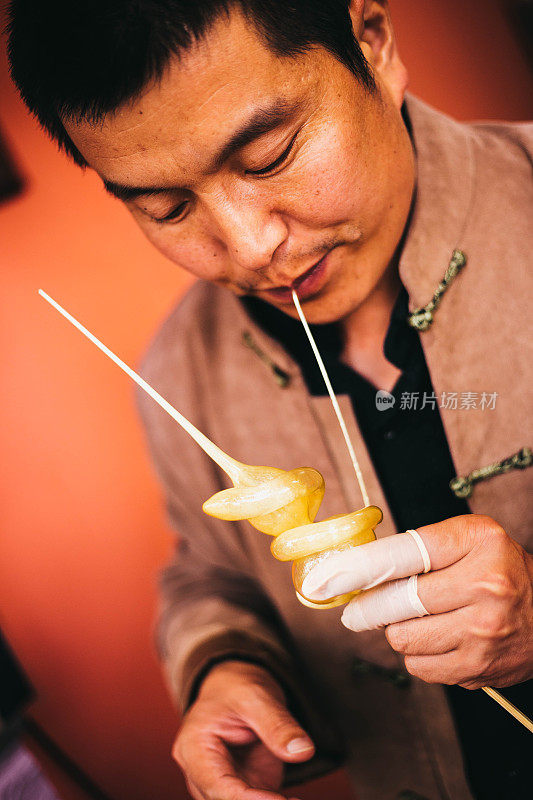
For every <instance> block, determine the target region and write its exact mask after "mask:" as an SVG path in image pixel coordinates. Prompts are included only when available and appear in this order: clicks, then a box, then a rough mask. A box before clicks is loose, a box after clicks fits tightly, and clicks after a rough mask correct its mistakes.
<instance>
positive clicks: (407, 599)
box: [303, 514, 533, 689]
mask: <svg viewBox="0 0 533 800" xmlns="http://www.w3.org/2000/svg"><path fill="white" fill-rule="evenodd" d="M418 534H419V536H420V537H421V539H422V542H423V544H424V545H425V547H426V549H427V552H428V554H429V558H430V561H431V570H432V571H431V572H428V573H427V574H425V575H419V577H418V579H417V583H416V584H414V586H413V584H412V583H411V584H409V582H408V581H406V580H392V581H391V579H400V578H406V577H407V576H410V575H414V574H417V573H421V572H422V571H423V569H424V564H423V558H422V554H421V552H420V550H419V548H418V547H417V544H416V540H415V539H414V538H412V537H411V535H410V534H409V533H404V534H398V535H396V536H390V537H387V538H385V539H378V540H377V541H376V542H370V543H369V544H364V545H360V547H356V548H353V549H351V550H348V551H345V552H341V553H338V554H334V555H332V556H330V557H329V558H327V559H324V561H322V562H321V563H320V564H319V565H318V566H317V567H315V568H314V569H313V570H312V571H311V572H310V573H309V575H308V576H307V578H306V581H305V583H304V586H303V590H304V593H305V596H306V597H309V599H311V600H313V599H315V600H322V599H324V598H326V597H331V596H332V595H336V594H342V593H344V592H350V591H355V590H357V589H363V590H367V591H363V592H362V594H360V595H359V596H357V597H355V598H354V599H353V600H351V601H350V603H349V604H348V605H347V606H346V608H345V610H344V613H343V616H342V622H343V624H344V625H345V626H346V627H347V628H351V629H352V630H356V631H360V630H365V629H369V628H377V627H384V626H386V628H385V632H386V636H387V639H388V640H389V643H390V644H391V646H392V647H393V648H394V649H395V650H397V651H398V652H399V653H402V655H404V656H405V666H406V668H407V670H408V671H409V672H410V673H411V674H412V675H416V676H417V677H419V678H422V680H425V681H427V682H428V683H446V684H459V685H460V686H463V687H465V688H467V689H479V688H480V687H481V686H511V685H513V684H516V683H520V682H521V681H525V680H527V679H529V678H531V677H533V603H532V597H533V591H532V583H533V557H532V556H531V555H529V554H528V553H526V551H525V550H524V549H523V548H522V547H520V545H518V544H517V543H516V542H514V541H513V540H512V539H511V538H510V537H509V536H508V535H507V533H506V532H505V531H504V530H503V528H502V527H501V526H500V525H498V523H496V522H495V521H494V520H493V519H491V518H490V517H485V516H480V515H476V514H470V515H467V516H461V517H453V518H451V519H447V520H444V521H443V522H439V523H436V524H434V525H427V526H425V527H423V528H419V529H418ZM389 581H390V582H389ZM378 584H380V585H378ZM371 587H376V588H371ZM416 590H417V593H418V599H419V600H420V602H421V603H422V605H423V607H424V609H425V610H427V612H428V613H429V616H421V614H422V613H423V610H422V611H420V612H419V613H417V611H416V605H417V598H416V594H415V596H414V597H413V591H414V592H416ZM413 617H420V618H416V619H414V618H413ZM391 623H392V624H391Z"/></svg>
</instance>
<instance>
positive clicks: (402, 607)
mask: <svg viewBox="0 0 533 800" xmlns="http://www.w3.org/2000/svg"><path fill="white" fill-rule="evenodd" d="M428 614H429V611H428V610H427V609H426V608H425V607H424V605H423V603H422V601H421V600H420V597H419V596H418V591H417V576H416V575H412V576H411V577H410V578H403V579H402V580H398V581H390V582H389V583H386V584H384V585H383V586H376V588H374V589H369V590H368V591H366V592H362V594H360V595H359V596H358V597H354V599H353V600H350V602H349V603H348V605H347V606H346V608H345V609H344V612H343V614H342V624H343V625H345V626H346V627H347V628H350V630H352V631H369V630H373V629H375V628H383V627H384V626H385V625H390V624H391V623H393V622H403V621H404V620H406V619H414V618H415V617H425V616H427V615H428Z"/></svg>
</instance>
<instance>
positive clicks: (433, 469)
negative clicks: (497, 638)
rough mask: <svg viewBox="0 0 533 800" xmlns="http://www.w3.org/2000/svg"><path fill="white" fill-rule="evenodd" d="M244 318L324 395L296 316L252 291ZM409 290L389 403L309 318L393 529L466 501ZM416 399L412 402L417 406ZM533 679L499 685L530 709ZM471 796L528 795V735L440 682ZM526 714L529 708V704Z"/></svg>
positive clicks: (396, 320)
mask: <svg viewBox="0 0 533 800" xmlns="http://www.w3.org/2000/svg"><path fill="white" fill-rule="evenodd" d="M242 302H243V303H244V305H245V307H246V309H247V311H248V313H249V314H250V316H251V317H252V318H253V319H254V320H255V321H256V322H257V323H258V324H259V325H260V326H261V327H262V328H263V329H264V330H265V331H266V332H267V333H268V334H269V335H270V336H272V337H273V338H275V339H277V340H278V341H279V342H280V343H281V344H282V345H283V347H284V348H285V350H286V351H287V352H288V353H289V355H290V356H292V358H293V359H294V360H295V361H296V362H297V363H298V365H299V366H300V368H301V370H302V374H303V377H304V379H305V382H306V384H307V388H308V390H309V392H310V393H311V394H312V395H323V394H326V387H325V385H324V381H323V379H322V376H321V374H320V372H319V369H318V366H317V363H316V361H315V358H314V355H313V353H312V351H311V348H310V346H309V342H308V340H307V337H306V335H305V332H304V330H303V328H302V326H301V324H300V322H299V321H298V320H294V319H292V318H291V317H288V316H287V315H286V314H283V313H282V312H281V311H279V310H278V309H276V308H274V307H273V306H271V305H269V304H267V303H264V302H263V301H261V300H258V299H256V298H243V300H242ZM407 315H408V296H407V292H406V291H405V289H404V288H402V290H401V291H400V294H399V296H398V299H397V301H396V304H395V306H394V309H393V311H392V314H391V318H390V323H389V328H388V331H387V334H386V338H385V342H384V348H383V349H384V354H385V356H386V358H387V360H388V361H390V362H391V363H392V364H394V365H395V366H397V367H398V368H399V369H401V370H402V374H401V375H400V377H399V378H398V380H397V382H396V385H395V386H394V389H393V391H392V393H391V394H392V395H393V397H394V404H391V403H389V404H386V405H385V407H383V405H380V407H379V408H378V404H377V402H376V391H377V390H376V387H375V386H374V385H373V384H371V383H370V382H369V381H367V380H366V379H365V378H363V377H362V376H361V375H359V374H358V373H357V372H355V371H354V370H353V369H351V368H350V367H349V366H347V365H346V364H344V363H342V362H341V361H340V355H341V350H342V339H341V336H340V330H339V326H338V324H337V323H331V324H327V325H311V329H312V331H313V335H314V337H315V339H316V342H317V346H318V349H319V351H320V353H321V355H322V358H323V360H324V363H325V366H326V369H327V372H328V374H329V377H330V380H331V383H332V385H333V388H334V391H335V393H336V394H347V395H349V397H350V399H351V402H352V406H353V410H354V414H355V416H356V418H357V422H358V425H359V428H360V430H361V434H362V436H363V438H364V440H365V443H366V446H367V448H368V452H369V454H370V457H371V459H372V462H373V465H374V468H375V470H376V474H377V476H378V478H379V481H380V484H381V487H382V489H383V492H384V494H385V497H386V499H387V503H388V505H389V508H390V511H391V514H392V516H393V517H394V521H395V523H396V526H397V528H398V530H406V529H408V528H418V527H420V526H423V525H429V524H431V523H434V522H439V521H441V520H443V519H447V518H449V517H454V516H458V515H459V514H468V513H470V509H469V507H468V503H467V502H466V500H464V499H460V498H458V497H456V496H455V495H454V494H453V492H452V490H451V489H450V487H449V483H450V481H451V480H452V478H454V477H455V476H456V472H455V468H454V464H453V461H452V457H451V454H450V449H449V447H448V442H447V440H446V434H445V432H444V428H443V426H442V421H441V417H440V412H439V407H440V404H441V402H442V400H443V399H442V398H440V397H436V396H435V394H434V391H433V386H432V384H431V377H430V375H429V371H428V368H427V364H426V361H425V357H424V352H423V350H422V346H421V343H420V335H419V334H418V332H417V331H416V330H414V328H412V327H411V326H409V325H408V323H407ZM415 406H416V407H415ZM530 687H531V682H528V683H527V684H521V685H519V686H516V687H512V688H510V689H506V690H504V693H505V694H506V696H507V697H508V698H509V700H511V702H514V703H515V705H517V706H518V707H519V708H521V709H522V710H524V711H525V712H526V713H528V705H529V707H531V696H530V694H531V693H530ZM445 690H446V693H447V696H448V700H449V703H450V706H451V709H452V713H453V716H454V719H455V723H456V727H457V732H458V735H459V739H460V741H461V745H462V749H463V756H464V759H465V767H466V771H467V776H468V779H469V782H470V786H471V789H472V793H473V795H474V797H476V798H477V800H526V798H528V800H529V798H531V797H532V796H533V766H532V764H533V748H532V745H531V741H532V739H531V734H530V733H528V732H527V731H526V730H525V728H523V727H522V726H521V725H520V724H519V723H518V722H516V721H515V720H514V719H512V718H511V717H510V716H509V715H508V714H507V713H506V712H505V711H503V709H501V708H500V707H499V706H497V705H496V704H495V703H494V701H492V700H491V699H490V698H489V697H487V696H486V695H485V694H484V692H481V691H468V690H466V689H462V688H461V687H459V686H446V687H445ZM529 713H531V710H529Z"/></svg>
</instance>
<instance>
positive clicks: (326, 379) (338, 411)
mask: <svg viewBox="0 0 533 800" xmlns="http://www.w3.org/2000/svg"><path fill="white" fill-rule="evenodd" d="M292 300H293V303H294V305H295V306H296V311H297V312H298V316H299V317H300V322H301V323H302V325H303V326H304V330H305V332H306V334H307V338H308V339H309V344H310V345H311V349H312V350H313V353H314V354H315V358H316V360H317V364H318V367H319V369H320V372H321V373H322V377H323V378H324V383H325V384H326V389H327V390H328V394H329V397H330V400H331V402H332V404H333V410H334V411H335V414H336V415H337V419H338V421H339V425H340V427H341V431H342V435H343V436H344V441H345V442H346V447H347V448H348V452H349V454H350V458H351V460H352V464H353V468H354V470H355V477H356V478H357V483H358V484H359V488H360V490H361V494H362V495H363V503H364V504H365V506H369V505H370V500H369V497H368V492H367V490H366V486H365V480H364V478H363V473H362V472H361V467H360V466H359V462H358V460H357V456H356V455H355V450H354V446H353V444H352V440H351V439H350V434H349V433H348V428H347V427H346V422H345V421H344V417H343V415H342V411H341V409H340V406H339V403H338V401H337V398H336V396H335V392H334V391H333V386H332V385H331V381H330V379H329V375H328V373H327V371H326V367H325V366H324V362H323V361H322V356H321V355H320V352H319V350H318V347H317V346H316V342H315V339H314V336H313V334H312V333H311V329H310V328H309V325H308V324H307V320H306V318H305V315H304V312H303V311H302V307H301V305H300V301H299V299H298V295H297V294H296V292H295V291H294V289H293V290H292Z"/></svg>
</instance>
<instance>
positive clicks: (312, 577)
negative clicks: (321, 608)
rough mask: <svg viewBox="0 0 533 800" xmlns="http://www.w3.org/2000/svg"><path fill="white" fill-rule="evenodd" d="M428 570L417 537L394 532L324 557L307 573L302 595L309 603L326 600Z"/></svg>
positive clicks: (423, 552)
mask: <svg viewBox="0 0 533 800" xmlns="http://www.w3.org/2000/svg"><path fill="white" fill-rule="evenodd" d="M413 534H415V535H413ZM430 567H431V564H430V561H429V555H428V551H427V550H426V548H425V546H424V543H423V542H422V539H421V538H420V534H418V533H417V532H416V531H408V532H407V533H397V534H395V535H394V536H386V537H385V538H383V539H377V540H376V541H375V542H368V544H361V545H359V546H358V547H353V548H350V549H349V550H343V551H342V552H340V553H333V554H332V555H331V556H328V557H327V558H324V559H323V560H322V561H321V562H320V563H319V564H317V565H316V567H314V568H313V569H312V570H310V571H309V574H308V575H307V576H306V578H305V580H304V582H303V585H302V592H301V593H302V594H303V595H304V596H305V597H307V598H308V600H314V601H320V600H327V599H329V598H330V597H335V596H336V595H339V594H345V593H347V592H353V591H357V590H358V589H371V588H372V587H374V586H377V585H378V584H380V583H384V581H390V580H391V579H394V578H406V577H408V576H409V575H414V574H416V573H419V572H426V571H427V570H428V569H429V568H430Z"/></svg>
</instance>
